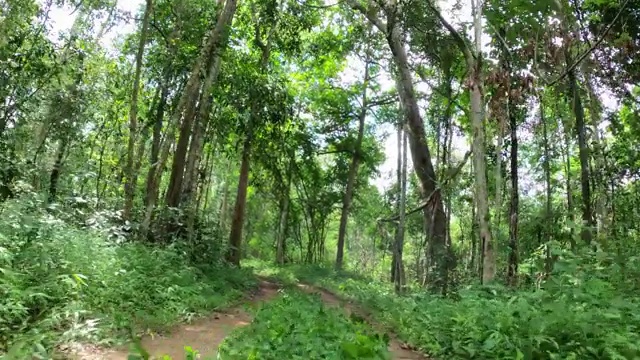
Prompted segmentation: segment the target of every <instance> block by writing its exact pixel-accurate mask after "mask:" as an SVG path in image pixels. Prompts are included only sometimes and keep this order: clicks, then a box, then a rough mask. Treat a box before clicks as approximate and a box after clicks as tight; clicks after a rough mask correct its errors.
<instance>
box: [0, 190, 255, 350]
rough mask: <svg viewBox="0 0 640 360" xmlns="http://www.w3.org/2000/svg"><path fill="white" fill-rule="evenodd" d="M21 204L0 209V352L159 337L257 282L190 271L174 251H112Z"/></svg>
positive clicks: (100, 238)
mask: <svg viewBox="0 0 640 360" xmlns="http://www.w3.org/2000/svg"><path fill="white" fill-rule="evenodd" d="M27 200H29V199H27ZM27 200H24V199H23V200H22V201H10V202H7V203H5V204H3V208H2V209H0V211H1V215H2V216H0V354H2V353H3V352H8V351H11V352H12V353H18V352H21V351H27V353H28V352H30V351H34V350H33V349H36V350H35V351H36V352H43V351H45V350H44V349H47V350H50V349H52V348H53V347H54V346H55V345H57V344H59V343H62V342H66V341H70V340H82V341H90V342H97V343H112V342H116V341H119V340H125V339H127V338H128V337H129V336H130V335H131V331H134V332H137V331H147V330H151V331H162V330H163V329H165V328H166V327H167V326H169V325H171V324H173V323H176V322H178V321H181V320H186V319H189V318H191V317H194V316H197V315H198V314H199V313H202V312H207V311H211V310H214V309H216V308H218V307H220V306H222V305H225V304H226V303H228V302H229V301H232V300H234V299H236V298H238V297H239V296H241V294H242V293H243V291H244V289H245V288H247V287H251V286H255V284H256V282H255V278H254V276H253V275H252V274H251V273H250V272H249V271H241V270H235V269H229V268H226V267H223V266H222V265H221V264H209V265H206V266H196V265H190V262H189V258H188V256H187V255H185V254H184V252H183V251H180V250H178V249H176V248H175V247H171V246H169V247H166V248H154V247H150V246H145V245H142V244H136V243H124V244H121V245H117V244H115V243H114V242H113V241H112V240H110V239H109V238H108V237H107V236H106V235H105V234H103V233H99V232H97V231H94V230H88V229H78V228H75V227H72V226H69V225H67V224H66V223H65V222H63V221H61V220H59V219H57V218H55V217H53V216H52V215H51V214H49V213H48V212H47V211H43V210H38V209H41V208H42V207H39V206H37V204H34V203H31V202H29V201H27ZM24 356H26V355H23V357H24Z"/></svg>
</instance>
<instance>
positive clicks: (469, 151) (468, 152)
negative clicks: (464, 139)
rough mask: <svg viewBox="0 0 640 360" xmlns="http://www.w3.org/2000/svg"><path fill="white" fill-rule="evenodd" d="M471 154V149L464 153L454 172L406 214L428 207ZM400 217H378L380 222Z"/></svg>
mask: <svg viewBox="0 0 640 360" xmlns="http://www.w3.org/2000/svg"><path fill="white" fill-rule="evenodd" d="M470 156H471V150H468V151H467V153H466V154H464V158H463V159H462V161H461V162H460V164H458V166H457V167H456V168H455V169H454V170H453V172H452V173H451V174H450V175H449V176H448V177H447V178H446V179H445V180H444V181H443V182H442V184H441V185H438V186H436V188H435V189H434V190H433V191H432V192H431V194H429V196H427V198H426V199H425V200H424V201H423V202H421V203H420V205H418V206H417V207H416V208H414V209H412V210H410V211H408V212H406V213H405V216H407V215H411V214H415V213H417V212H418V211H420V210H423V209H424V208H426V207H427V206H428V205H429V203H430V202H431V198H432V197H433V195H434V194H435V193H437V192H438V191H440V190H441V189H442V188H443V187H445V186H447V185H448V184H449V182H450V181H451V180H453V179H454V178H455V177H457V176H458V174H459V173H460V171H461V170H462V168H463V167H464V165H465V164H466V163H467V160H469V157H470ZM399 218H400V215H395V216H393V217H390V218H387V219H378V222H393V221H396V220H398V219H399Z"/></svg>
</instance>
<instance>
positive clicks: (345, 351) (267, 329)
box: [219, 291, 389, 360]
mask: <svg viewBox="0 0 640 360" xmlns="http://www.w3.org/2000/svg"><path fill="white" fill-rule="evenodd" d="M387 341H388V339H385V338H384V337H383V336H381V335H380V334H375V333H373V332H372V331H371V330H370V329H369V327H368V326H367V325H366V324H364V323H362V322H358V321H357V320H355V319H353V318H352V319H349V318H347V317H345V315H344V313H343V312H342V310H341V309H335V308H331V307H327V306H326V305H323V304H322V300H321V299H320V296H319V295H318V294H316V295H313V296H310V295H307V294H302V293H299V292H296V291H287V292H285V293H284V294H282V295H280V297H279V298H277V299H275V300H272V301H270V302H269V303H267V304H265V305H263V306H262V307H260V308H259V309H258V310H257V311H256V314H255V317H254V320H253V322H252V323H251V324H250V325H248V326H246V327H242V328H239V329H237V330H235V331H234V332H233V333H232V334H231V335H230V336H229V337H228V338H227V339H225V341H224V342H223V343H222V344H221V345H220V354H219V358H221V359H265V360H267V359H281V358H282V357H283V356H286V357H287V358H290V359H309V358H311V359H388V358H389V356H388V353H387Z"/></svg>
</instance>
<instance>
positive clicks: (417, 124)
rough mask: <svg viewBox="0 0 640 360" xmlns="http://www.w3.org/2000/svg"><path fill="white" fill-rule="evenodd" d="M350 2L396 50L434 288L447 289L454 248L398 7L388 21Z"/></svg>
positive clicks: (394, 56)
mask: <svg viewBox="0 0 640 360" xmlns="http://www.w3.org/2000/svg"><path fill="white" fill-rule="evenodd" d="M348 1H349V5H350V6H351V7H352V8H353V9H355V10H357V11H359V12H361V13H362V14H363V15H365V16H366V17H367V19H369V21H370V22H371V23H372V24H373V25H375V26H376V27H377V28H378V29H379V30H380V31H381V32H382V33H383V34H385V35H386V37H387V42H388V44H389V47H390V49H391V53H392V54H393V60H394V63H395V65H396V67H397V69H398V83H399V84H401V86H400V87H399V88H398V95H399V96H400V101H401V103H402V108H403V110H404V116H405V128H406V130H407V132H408V134H409V148H410V150H411V159H412V160H413V168H414V172H415V173H416V175H417V178H418V182H419V191H420V195H421V196H422V197H423V198H424V199H425V201H427V202H428V205H427V206H425V207H424V212H423V213H424V217H425V221H428V222H429V224H430V225H429V232H430V234H429V235H430V236H429V237H430V238H431V242H432V244H433V248H434V250H435V252H436V254H435V257H434V258H433V261H434V262H435V263H436V265H435V268H436V269H437V270H436V271H437V276H436V277H435V279H434V281H433V284H432V285H433V288H434V289H439V290H440V291H442V292H443V293H446V291H447V285H448V281H449V270H451V269H453V268H454V267H455V257H454V255H453V252H452V249H451V248H450V247H449V246H447V243H446V221H445V212H444V204H443V202H442V196H441V194H440V189H439V188H438V186H437V184H436V179H437V177H436V174H435V171H434V169H433V163H432V162H431V152H430V150H429V146H428V145H427V140H426V133H425V129H424V121H423V119H422V116H421V115H420V108H419V107H418V102H417V99H416V96H415V91H414V88H413V75H412V73H411V69H410V67H409V60H408V57H407V51H406V49H405V46H404V41H403V39H402V33H401V31H400V27H399V23H398V21H397V20H398V19H397V18H396V16H397V14H396V11H394V10H393V9H385V12H386V13H387V17H388V23H389V24H391V26H390V28H387V24H385V23H383V22H382V21H381V20H380V19H379V18H378V17H377V15H376V12H375V11H373V10H374V8H371V9H369V8H365V7H364V6H363V5H362V4H361V3H360V2H358V1H356V0H348Z"/></svg>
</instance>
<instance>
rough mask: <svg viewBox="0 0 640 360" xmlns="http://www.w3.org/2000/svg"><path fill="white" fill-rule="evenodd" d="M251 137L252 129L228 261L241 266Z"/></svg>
mask: <svg viewBox="0 0 640 360" xmlns="http://www.w3.org/2000/svg"><path fill="white" fill-rule="evenodd" d="M250 121H251V120H250ZM249 126H251V125H249ZM251 137H252V134H251V129H250V130H249V132H248V134H247V138H246V139H245V140H244V145H243V147H242V162H241V164H240V178H239V179H238V192H237V194H236V203H235V207H234V209H233V218H232V220H231V233H230V234H229V249H228V252H227V261H228V262H229V263H231V264H233V265H235V266H240V256H241V254H242V252H241V250H242V227H243V225H244V209H245V207H246V205H247V188H248V186H249V162H250V160H251V159H250V156H251V140H252V139H251Z"/></svg>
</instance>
